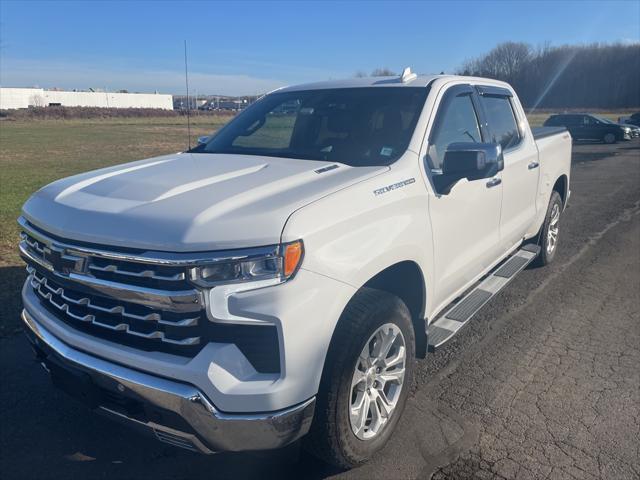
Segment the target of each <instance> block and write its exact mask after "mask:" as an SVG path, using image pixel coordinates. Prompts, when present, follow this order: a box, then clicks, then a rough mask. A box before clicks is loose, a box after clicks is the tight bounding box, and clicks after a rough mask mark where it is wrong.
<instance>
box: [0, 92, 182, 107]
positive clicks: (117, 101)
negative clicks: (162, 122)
mask: <svg viewBox="0 0 640 480" xmlns="http://www.w3.org/2000/svg"><path fill="white" fill-rule="evenodd" d="M54 105H55V106H63V107H102V108H160V109H163V110H173V97H172V96H171V95H166V94H160V93H116V92H113V93H112V92H69V91H61V90H45V89H42V88H6V87H0V110H10V109H16V108H28V107H47V106H54Z"/></svg>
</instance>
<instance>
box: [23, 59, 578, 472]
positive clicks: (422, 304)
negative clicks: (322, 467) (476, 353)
mask: <svg viewBox="0 0 640 480" xmlns="http://www.w3.org/2000/svg"><path fill="white" fill-rule="evenodd" d="M570 163H571V137H570V135H569V133H568V132H567V131H566V130H565V129H564V128H557V127H556V128H542V129H537V130H532V129H531V128H530V127H529V124H528V122H527V119H526V116H525V112H524V110H523V108H522V106H521V105H520V102H519V100H518V98H517V95H516V94H515V92H514V91H513V89H512V88H511V87H510V86H509V85H507V84H505V83H503V82H499V81H495V80H489V79H484V78H473V77H458V76H447V75H438V76H417V75H415V74H412V73H411V72H410V70H409V69H405V71H404V72H403V74H402V76H400V77H397V78H396V77H385V78H357V79H351V80H345V81H330V82H323V83H316V84H310V85H301V86H293V87H287V88H282V89H280V90H277V91H275V92H272V93H270V94H268V95H266V96H265V97H263V98H262V99H260V100H259V101H257V102H256V103H255V104H253V105H251V106H250V107H249V108H247V109H246V110H245V111H243V112H242V113H240V114H239V115H238V116H237V117H235V118H234V119H233V120H232V121H230V122H229V123H228V124H227V125H226V126H225V127H223V128H222V129H221V130H220V131H218V132H217V133H215V134H214V135H212V136H211V137H208V138H206V139H205V141H204V143H202V144H200V145H198V146H196V147H194V148H193V149H191V150H188V151H186V152H182V153H177V154H171V155H165V156H161V157H157V158H152V159H148V160H142V161H138V162H133V163H129V164H125V165H119V166H114V167H110V168H105V169H102V170H98V171H94V172H89V173H83V174H80V175H76V176H73V177H69V178H66V179H62V180H59V181H56V182H54V183H52V184H50V185H48V186H46V187H44V188H42V189H41V190H39V191H38V192H36V193H35V194H34V195H33V196H32V197H31V198H30V199H29V200H28V201H27V202H26V203H25V205H24V207H23V212H22V216H21V218H20V219H19V223H20V225H21V227H22V237H21V241H20V247H19V248H20V252H21V255H22V257H23V258H24V260H25V261H26V263H27V269H28V278H27V280H26V283H25V285H24V288H23V291H22V299H23V302H24V310H23V313H22V320H23V323H24V326H25V331H26V333H27V336H28V338H29V339H30V341H31V343H32V346H33V348H34V351H35V353H36V355H37V357H38V359H39V360H40V362H41V363H42V364H43V365H44V366H45V368H46V369H47V370H48V371H49V372H50V373H51V377H52V379H53V381H54V384H55V385H57V386H59V387H61V388H63V389H64V390H65V391H67V392H68V393H70V394H71V395H73V396H75V397H76V398H79V399H81V400H82V401H84V402H85V403H86V404H88V405H89V406H90V407H91V408H93V409H96V410H99V411H101V412H102V413H105V414H108V415H111V416H113V417H116V418H118V419H120V420H125V421H126V422H128V423H130V424H131V425H134V426H137V427H140V428H141V429H142V430H144V431H148V432H150V433H152V434H154V435H155V436H156V437H157V438H158V439H159V440H161V441H164V442H168V443H170V444H173V445H176V446H179V447H183V448H187V449H190V450H195V451H199V452H203V453H213V452H221V451H246V450H265V449H274V448H278V447H282V446H284V445H287V444H289V443H291V442H294V441H297V440H298V439H301V438H302V440H303V443H304V445H305V446H306V447H307V448H308V449H309V450H310V451H311V452H312V453H314V454H316V455H318V456H319V457H321V458H323V459H325V460H326V461H328V462H331V463H333V464H335V465H338V466H340V467H344V468H348V467H352V466H354V465H358V464H360V463H362V462H364V461H366V460H367V459H368V458H370V457H371V456H372V455H374V454H375V452H377V451H378V450H380V449H381V448H382V447H383V446H384V444H385V443H386V441H387V440H388V438H389V437H390V435H391V434H392V432H393V430H394V428H395V427H396V425H397V423H398V420H399V418H400V416H401V414H402V411H403V408H404V405H405V402H406V400H407V397H408V395H409V391H410V387H411V381H412V377H413V374H414V370H415V368H416V363H415V359H416V358H422V357H424V356H425V355H426V354H427V353H428V352H429V351H433V350H436V349H438V348H440V347H442V346H443V345H444V344H446V342H448V341H450V340H451V339H452V338H454V337H455V335H456V333H457V332H459V331H460V329H461V328H462V327H463V326H464V325H466V324H467V323H468V322H469V321H470V320H471V318H472V317H473V315H474V314H475V313H476V312H477V311H478V310H479V309H480V308H481V307H482V306H483V305H485V304H486V303H487V302H488V301H489V300H490V299H491V298H492V297H493V296H494V295H496V294H498V292H499V291H500V290H501V289H502V288H504V287H505V286H506V285H507V284H508V283H509V282H510V281H511V280H512V279H513V278H514V277H515V276H516V275H517V274H518V273H519V272H521V271H522V270H523V269H524V268H525V267H526V266H527V265H528V264H529V263H531V262H536V263H538V264H539V265H544V264H547V263H549V262H551V261H552V260H553V259H554V257H555V256H556V253H557V246H558V238H559V232H560V228H559V226H560V218H561V216H562V213H563V212H564V209H565V207H566V205H567V202H568V200H569V193H570V190H569V185H570V183H569V180H570ZM303 437H304V438H303Z"/></svg>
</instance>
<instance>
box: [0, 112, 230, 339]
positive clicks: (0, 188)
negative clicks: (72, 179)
mask: <svg viewBox="0 0 640 480" xmlns="http://www.w3.org/2000/svg"><path fill="white" fill-rule="evenodd" d="M228 119H229V117H212V116H207V117H206V118H205V117H203V118H195V119H193V120H192V125H191V127H192V128H191V136H192V145H194V144H195V141H196V139H197V137H198V136H200V135H206V134H208V133H211V132H212V131H214V130H216V129H217V128H219V127H220V126H221V125H222V124H224V122H226V121H227V120H228ZM186 143H187V134H186V127H185V121H184V118H129V119H102V120H100V119H97V120H52V121H32V122H7V121H2V122H0V336H4V335H6V334H8V333H11V332H13V331H14V330H16V329H17V328H18V325H19V324H18V315H19V312H20V300H19V289H20V284H21V283H22V281H23V279H24V267H23V263H22V261H21V260H20V258H19V256H18V254H17V242H18V234H19V231H18V227H17V224H16V219H17V218H18V216H19V215H20V208H21V206H22V204H23V203H24V202H25V201H26V200H27V198H28V197H29V196H30V195H31V194H32V193H33V192H35V191H36V190H38V189H39V188H41V187H42V186H44V185H46V184H48V183H50V182H52V181H54V180H56V179H58V178H62V177H66V176H69V175H73V174H75V173H79V172H83V171H87V170H93V169H96V168H101V167H106V166H109V165H115V164H118V163H123V162H128V161H131V160H139V159H142V158H147V157H152V156H155V155H161V154H165V153H171V152H178V151H181V150H185V147H186Z"/></svg>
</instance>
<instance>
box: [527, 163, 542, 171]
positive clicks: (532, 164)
mask: <svg viewBox="0 0 640 480" xmlns="http://www.w3.org/2000/svg"><path fill="white" fill-rule="evenodd" d="M539 166H540V164H539V163H538V162H531V163H530V164H529V165H528V166H527V168H528V169H529V170H533V169H534V168H538V167H539Z"/></svg>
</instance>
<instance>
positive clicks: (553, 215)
mask: <svg viewBox="0 0 640 480" xmlns="http://www.w3.org/2000/svg"><path fill="white" fill-rule="evenodd" d="M561 213H562V198H560V194H559V193H558V192H555V191H554V192H553V193H552V194H551V199H550V200H549V207H548V208H547V214H546V216H545V219H544V223H543V224H542V229H541V230H540V233H539V234H538V244H539V245H540V254H539V255H538V258H536V259H535V261H534V264H535V265H537V266H544V265H548V264H549V263H551V262H552V261H553V259H554V258H555V256H556V251H557V250H558V239H559V236H560V215H561Z"/></svg>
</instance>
